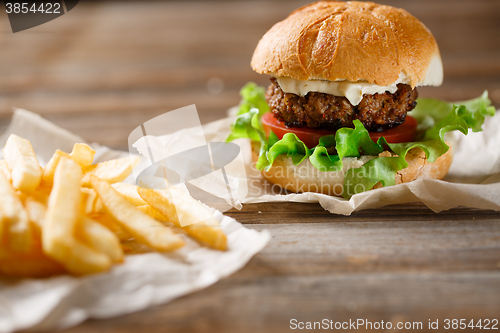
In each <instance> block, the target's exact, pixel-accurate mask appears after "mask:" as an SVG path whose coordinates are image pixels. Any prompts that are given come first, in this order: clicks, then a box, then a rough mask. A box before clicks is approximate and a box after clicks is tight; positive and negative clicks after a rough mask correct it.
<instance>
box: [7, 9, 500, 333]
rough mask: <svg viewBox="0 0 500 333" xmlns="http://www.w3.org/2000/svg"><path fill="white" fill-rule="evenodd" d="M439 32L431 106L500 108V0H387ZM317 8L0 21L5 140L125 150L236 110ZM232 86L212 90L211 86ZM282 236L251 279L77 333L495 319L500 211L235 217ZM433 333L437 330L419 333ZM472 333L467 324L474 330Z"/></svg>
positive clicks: (280, 210)
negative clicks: (31, 119) (271, 40)
mask: <svg viewBox="0 0 500 333" xmlns="http://www.w3.org/2000/svg"><path fill="white" fill-rule="evenodd" d="M379 2H380V3H384V4H389V5H396V6H398V7H402V8H405V9H407V10H408V11H409V12H410V13H412V14H413V15H414V16H416V17H417V18H419V19H420V20H421V21H422V22H424V24H426V25H427V26H428V27H429V29H430V30H431V31H432V32H433V34H434V36H435V37H436V40H437V42H438V44H439V46H440V50H441V55H442V58H443V63H444V71H445V83H444V84H443V86H442V87H439V88H425V87H424V88H419V92H420V96H423V97H436V98H443V99H448V100H462V99H466V98H472V97H475V96H478V95H479V94H480V93H481V92H482V91H483V90H485V89H488V90H489V91H490V96H491V99H492V100H493V102H494V104H495V105H496V106H497V107H499V106H500V62H499V59H500V38H499V37H498V31H500V20H499V19H498V18H499V17H500V1H498V0H475V1H467V0H439V1H435V0H419V1H412V0H403V1H396V0H387V1H385V0H381V1H379ZM306 3H307V1H295V0H294V1H261V0H259V1H249V0H244V1H95V2H90V1H80V4H79V5H78V6H77V7H75V9H74V10H72V11H71V12H70V13H69V14H67V15H64V16H63V17H61V18H59V19H57V20H54V21H52V22H50V23H48V24H45V25H43V26H40V27H37V28H34V29H30V30H28V31H25V32H20V33H17V34H12V33H11V32H10V27H9V25H8V21H7V17H6V15H5V14H0V46H1V47H0V130H3V129H4V128H5V127H6V126H7V124H8V122H9V120H10V117H11V114H12V107H14V106H16V107H22V108H26V109H28V110H31V111H35V112H38V113H40V114H42V115H43V116H44V117H46V118H47V119H49V120H51V121H53V122H55V123H56V124H58V125H60V126H62V127H64V128H66V129H68V130H70V131H72V132H74V133H76V134H78V135H80V136H82V137H83V138H85V139H86V140H88V141H90V142H94V141H95V142H98V143H100V144H104V145H108V146H111V147H113V148H122V149H126V147H127V137H128V134H129V133H130V131H131V130H132V129H134V128H135V127H136V126H138V125H139V124H141V123H142V122H144V121H146V120H149V119H151V118H153V117H155V116H157V115H159V114H162V113H164V112H166V111H170V110H174V109H176V108H179V107H183V106H186V105H190V104H196V106H197V108H198V111H199V113H200V117H201V120H202V122H208V121H211V120H215V119H218V118H221V117H223V116H224V115H225V113H226V110H227V109H228V108H229V107H231V106H233V105H235V104H237V103H238V102H239V96H238V91H239V89H240V88H241V86H243V85H244V84H245V83H246V82H247V81H255V82H257V83H259V84H263V85H267V84H268V82H269V81H268V78H267V77H265V76H260V75H258V74H256V73H254V72H252V70H251V69H250V65H249V62H250V58H251V55H252V52H253V49H254V47H255V45H257V42H258V40H259V38H260V37H261V36H262V35H263V34H264V33H265V31H267V30H268V29H269V28H270V27H271V26H272V25H273V24H274V23H275V22H277V21H278V20H281V19H283V18H285V17H286V16H287V15H288V14H289V13H290V12H291V11H292V10H293V9H295V8H297V7H299V6H302V5H304V4H306ZM213 78H217V79H219V80H221V81H222V82H223V89H222V91H220V92H218V93H213V92H212V93H211V92H210V89H208V88H207V84H208V82H209V80H210V79H213ZM227 214H228V215H230V216H232V217H234V218H236V219H237V220H239V221H241V222H242V223H245V224H246V226H247V227H249V228H253V229H256V230H263V229H267V230H270V231H271V233H272V236H273V238H272V240H271V242H270V243H269V245H268V246H267V247H266V248H265V249H264V250H263V251H262V252H261V253H259V254H258V255H256V256H255V257H254V258H252V259H251V260H250V262H249V263H248V264H247V265H246V267H244V268H243V269H242V270H240V271H239V272H237V273H236V274H234V275H232V276H231V277H229V278H227V279H224V280H222V281H220V282H218V283H217V284H215V285H213V286H211V287H209V288H207V289H205V290H202V291H199V292H196V293H194V294H191V295H187V296H185V297H182V298H180V299H178V300H175V301H173V302H171V303H169V304H166V305H162V306H157V307H154V308H151V309H148V310H145V311H141V312H138V313H135V314H131V315H127V316H122V317H118V318H114V319H108V320H89V321H87V322H85V323H83V324H82V325H80V326H78V327H75V328H72V329H70V330H68V331H69V332H113V333H115V332H136V331H141V332H142V331H145V332H285V331H290V329H289V321H290V319H292V318H296V319H298V320H301V321H315V320H322V319H324V318H328V319H332V320H335V321H345V320H349V319H357V318H364V319H368V320H373V321H375V320H378V321H380V320H384V321H388V320H389V321H394V322H395V321H406V320H408V321H422V322H424V324H425V323H426V322H427V321H428V319H434V318H439V319H440V320H441V321H442V320H443V319H445V318H458V319H460V318H465V319H484V318H493V317H495V316H496V318H498V319H500V318H499V313H500V213H498V212H493V211H484V210H475V209H466V208H458V209H453V210H450V211H446V212H442V213H439V214H436V213H434V212H432V211H431V210H429V209H427V208H426V207H425V206H423V205H422V204H407V205H397V206H390V207H384V208H381V209H376V210H366V211H362V212H357V213H354V214H352V215H351V216H336V215H332V214H329V213H328V212H326V211H324V210H323V209H322V208H321V207H320V206H319V205H317V204H296V203H279V204H254V205H248V206H245V207H244V209H243V210H242V211H236V210H232V211H229V212H228V213H227ZM422 331H426V330H422ZM464 331H466V330H464Z"/></svg>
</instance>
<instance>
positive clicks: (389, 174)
mask: <svg viewBox="0 0 500 333" xmlns="http://www.w3.org/2000/svg"><path fill="white" fill-rule="evenodd" d="M251 66H252V68H253V69H254V70H255V71H256V72H257V73H260V74H267V75H270V80H271V84H270V85H269V87H268V88H267V89H265V88H263V87H258V86H257V85H255V84H254V83H249V84H247V85H246V86H245V87H244V88H243V89H242V91H241V95H242V102H241V104H240V106H239V111H238V115H237V117H236V119H235V120H234V123H233V124H232V126H231V134H230V135H229V137H228V141H231V140H234V139H238V138H249V139H251V140H252V154H253V159H254V161H255V163H256V164H255V166H256V168H257V169H259V170H261V172H262V175H263V177H264V178H265V179H266V180H267V181H269V182H271V183H273V184H278V185H280V186H281V187H282V188H284V189H286V190H288V191H293V192H318V193H325V194H329V195H338V196H343V197H346V198H349V197H351V196H352V195H354V194H356V193H360V192H363V191H367V190H371V189H373V188H377V187H382V186H391V185H395V184H400V183H405V182H411V181H413V180H416V179H422V178H426V179H441V178H443V177H444V176H445V175H446V174H447V172H448V169H449V168H450V165H451V162H452V158H453V155H452V149H451V146H452V136H451V135H449V134H447V133H449V132H452V131H454V130H459V131H461V132H462V133H463V134H467V133H468V131H469V129H471V130H473V131H480V130H481V126H482V124H483V122H484V119H485V117H486V116H491V115H493V114H494V112H495V110H494V108H493V107H492V106H490V101H489V99H488V95H487V92H485V93H484V94H483V95H482V96H480V97H479V98H476V99H474V100H470V101H465V102H461V103H456V104H452V103H447V102H444V101H439V100H433V99H418V91H417V87H419V86H439V85H441V83H442V81H443V67H442V62H441V57H440V53H439V48H438V45H437V43H436V40H435V39H434V37H433V35H432V33H431V32H430V31H429V29H427V27H425V25H424V24H423V23H422V22H420V21H419V20H418V19H417V18H415V17H414V16H412V15H411V14H409V13H408V12H407V11H405V10H403V9H399V8H394V7H390V6H385V5H378V4H375V3H372V2H357V1H350V2H342V1H320V2H315V3H312V4H310V5H306V6H304V7H302V8H299V9H297V10H295V11H294V12H292V13H291V14H290V15H289V16H288V17H287V18H286V19H285V20H283V21H281V22H278V23H277V24H275V25H274V26H273V27H272V28H271V29H270V30H269V31H268V32H267V33H266V34H265V35H264V36H263V37H262V38H261V40H260V41H259V43H258V45H257V47H256V49H255V51H254V54H253V57H252V60H251Z"/></svg>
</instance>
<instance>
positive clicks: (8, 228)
mask: <svg viewBox="0 0 500 333" xmlns="http://www.w3.org/2000/svg"><path fill="white" fill-rule="evenodd" d="M0 197H1V198H2V199H1V200H0V211H1V213H2V214H1V215H2V222H1V223H2V226H1V227H0V230H1V232H2V233H5V232H8V237H5V235H0V237H1V238H2V239H4V240H5V238H8V239H7V241H6V242H7V243H8V244H7V247H9V248H10V249H12V250H14V251H19V252H24V253H26V252H29V251H30V250H31V248H32V244H33V241H32V235H31V233H32V230H31V226H30V223H29V220H28V214H27V213H26V210H25V209H24V207H23V204H22V202H21V199H19V197H18V196H17V195H16V192H15V191H14V189H13V188H12V186H11V184H10V183H9V181H8V180H7V179H6V178H5V176H4V175H3V174H0Z"/></svg>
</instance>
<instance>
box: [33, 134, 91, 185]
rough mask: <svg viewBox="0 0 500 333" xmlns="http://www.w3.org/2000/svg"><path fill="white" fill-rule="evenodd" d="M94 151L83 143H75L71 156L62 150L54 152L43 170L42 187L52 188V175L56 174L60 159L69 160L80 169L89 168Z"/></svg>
mask: <svg viewBox="0 0 500 333" xmlns="http://www.w3.org/2000/svg"><path fill="white" fill-rule="evenodd" d="M94 155H95V150H94V149H92V148H90V147H89V146H88V145H86V144H84V143H75V145H74V146H73V150H72V151H71V154H68V153H65V152H63V151H62V150H59V149H58V150H56V152H55V153H54V155H52V158H51V159H50V160H49V163H47V165H46V166H45V168H43V177H42V186H45V187H47V186H52V183H53V181H54V173H55V172H56V168H57V164H58V163H59V160H60V159H61V157H67V158H71V159H72V160H73V161H75V162H76V163H78V164H79V165H80V166H81V167H82V168H87V167H89V166H90V165H91V164H92V162H93V161H94Z"/></svg>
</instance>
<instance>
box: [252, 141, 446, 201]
mask: <svg viewBox="0 0 500 333" xmlns="http://www.w3.org/2000/svg"><path fill="white" fill-rule="evenodd" d="M446 144H447V145H448V146H449V147H450V149H448V151H447V152H446V153H445V154H444V155H442V156H440V157H439V158H438V159H437V160H436V161H434V163H430V162H429V161H427V157H426V156H425V153H424V151H423V150H422V149H420V148H413V149H412V150H410V151H409V152H408V154H407V155H406V162H407V163H408V167H407V168H405V169H403V170H400V171H398V172H397V174H396V184H402V183H408V182H411V181H413V180H416V179H442V178H444V176H446V174H447V173H448V170H449V169H450V166H451V162H452V161H453V153H452V149H451V143H450V142H449V141H447V142H446ZM259 149H260V143H259V142H257V141H252V160H253V161H254V162H256V161H257V159H258V158H259ZM379 156H381V157H389V156H393V154H392V153H391V152H389V151H384V152H382V153H380V154H379ZM375 157H376V156H366V155H365V156H361V157H359V158H356V157H346V158H344V159H343V160H342V162H343V165H344V167H343V169H342V170H340V171H330V172H322V171H319V170H318V169H316V168H315V167H314V166H313V165H312V164H311V162H310V161H309V159H305V160H304V161H303V162H302V163H300V164H299V165H294V164H293V163H292V159H291V158H290V157H287V156H286V155H279V156H278V157H277V158H276V159H275V161H274V163H273V165H272V166H271V168H269V170H268V171H265V170H262V172H261V173H262V175H263V176H264V178H265V179H266V180H267V181H269V182H270V183H272V184H277V185H279V186H281V187H282V188H284V189H286V190H287V191H291V192H297V193H300V192H316V193H323V194H328V195H335V196H342V192H343V187H344V174H345V173H346V172H347V171H348V170H349V169H351V168H359V167H361V166H362V165H363V164H365V163H366V162H368V161H369V160H371V159H373V158H375ZM379 187H382V184H381V183H380V182H379V183H377V184H376V185H375V186H374V188H379Z"/></svg>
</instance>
